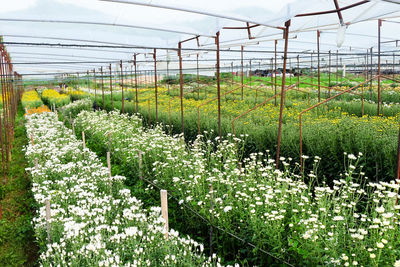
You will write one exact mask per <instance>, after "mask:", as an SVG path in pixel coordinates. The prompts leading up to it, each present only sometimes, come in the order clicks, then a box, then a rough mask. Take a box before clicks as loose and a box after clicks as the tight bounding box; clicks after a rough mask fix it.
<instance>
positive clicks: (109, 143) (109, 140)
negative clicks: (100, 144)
mask: <svg viewBox="0 0 400 267" xmlns="http://www.w3.org/2000/svg"><path fill="white" fill-rule="evenodd" d="M108 151H111V133H108Z"/></svg>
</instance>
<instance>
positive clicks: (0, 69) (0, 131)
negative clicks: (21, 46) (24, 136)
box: [0, 45, 7, 219]
mask: <svg viewBox="0 0 400 267" xmlns="http://www.w3.org/2000/svg"><path fill="white" fill-rule="evenodd" d="M0 49H1V50H0V52H1V54H0V75H1V80H0V81H1V94H2V100H3V103H4V89H5V84H4V76H3V49H2V45H0ZM4 115H5V110H4V104H3V120H2V119H1V116H0V142H1V160H2V170H3V183H4V184H5V183H6V181H7V176H6V158H5V157H4V152H5V148H4V147H5V145H6V144H5V143H4V140H3V126H4V131H6V128H5V123H4V122H5V120H4ZM1 218H2V217H1ZM1 218H0V219H1Z"/></svg>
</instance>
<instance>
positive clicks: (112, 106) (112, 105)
mask: <svg viewBox="0 0 400 267" xmlns="http://www.w3.org/2000/svg"><path fill="white" fill-rule="evenodd" d="M109 68H110V95H111V109H112V110H114V99H113V93H112V84H113V81H112V72H111V64H110V67H109Z"/></svg>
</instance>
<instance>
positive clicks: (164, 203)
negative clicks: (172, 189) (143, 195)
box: [160, 190, 169, 240]
mask: <svg viewBox="0 0 400 267" xmlns="http://www.w3.org/2000/svg"><path fill="white" fill-rule="evenodd" d="M160 193H161V215H162V217H163V219H164V220H165V230H166V233H165V238H166V239H167V240H168V231H169V226H168V193H167V190H161V191H160Z"/></svg>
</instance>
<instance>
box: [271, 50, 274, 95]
mask: <svg viewBox="0 0 400 267" xmlns="http://www.w3.org/2000/svg"><path fill="white" fill-rule="evenodd" d="M273 62H274V59H273V58H272V57H271V72H270V74H271V89H273V88H274V75H273V72H274V63H273Z"/></svg>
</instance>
